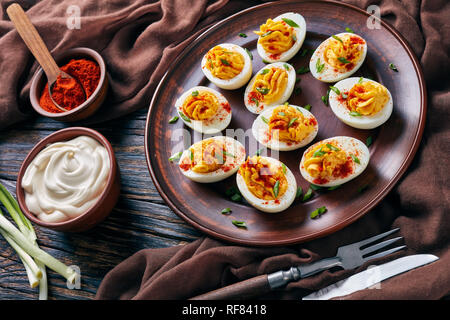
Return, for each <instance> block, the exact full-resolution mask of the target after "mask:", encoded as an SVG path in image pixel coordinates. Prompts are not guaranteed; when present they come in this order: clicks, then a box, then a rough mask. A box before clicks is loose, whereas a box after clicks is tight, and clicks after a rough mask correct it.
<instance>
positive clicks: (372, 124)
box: [328, 77, 394, 129]
mask: <svg viewBox="0 0 450 320" xmlns="http://www.w3.org/2000/svg"><path fill="white" fill-rule="evenodd" d="M360 79H361V78H359V77H352V78H348V79H344V80H341V81H339V82H338V83H336V84H335V85H334V86H335V87H336V88H338V89H339V91H340V92H341V93H342V92H348V91H350V89H351V88H352V87H353V86H354V85H355V84H357V83H358V82H359V81H360ZM367 81H369V82H373V83H378V82H376V81H373V80H370V79H366V78H362V82H367ZM387 92H388V96H389V100H388V101H387V102H386V104H385V106H384V107H383V108H382V109H381V110H380V111H379V112H377V113H376V114H374V115H371V116H364V115H362V116H352V115H350V110H349V109H348V108H347V103H346V102H345V101H341V100H340V99H339V95H338V94H336V93H335V92H334V91H330V95H329V98H328V101H329V104H330V107H331V110H333V112H334V114H335V115H336V117H338V118H339V120H341V121H342V122H344V123H345V124H347V125H349V126H351V127H354V128H358V129H373V128H376V127H378V126H381V125H382V124H383V123H385V122H386V121H387V120H388V119H389V117H390V116H391V114H392V109H393V105H394V103H393V100H392V95H391V93H390V92H389V90H387Z"/></svg>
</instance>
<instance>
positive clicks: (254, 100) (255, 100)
mask: <svg viewBox="0 0 450 320" xmlns="http://www.w3.org/2000/svg"><path fill="white" fill-rule="evenodd" d="M251 100H252V101H253V102H254V103H255V104H256V106H257V107H258V106H259V101H258V99H256V98H252V99H251Z"/></svg>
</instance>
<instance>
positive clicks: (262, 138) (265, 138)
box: [252, 105, 319, 151]
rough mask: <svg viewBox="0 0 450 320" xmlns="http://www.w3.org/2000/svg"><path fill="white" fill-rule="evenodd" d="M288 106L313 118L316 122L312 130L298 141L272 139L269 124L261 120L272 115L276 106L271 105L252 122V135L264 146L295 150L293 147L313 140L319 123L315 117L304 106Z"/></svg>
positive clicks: (302, 145)
mask: <svg viewBox="0 0 450 320" xmlns="http://www.w3.org/2000/svg"><path fill="white" fill-rule="evenodd" d="M289 106H290V107H293V108H296V109H297V110H298V111H300V112H301V113H303V115H304V116H305V118H307V119H311V118H312V119H314V120H315V121H316V123H317V124H316V125H315V126H314V130H313V131H312V132H311V133H310V134H309V135H308V136H306V138H305V139H303V140H302V141H299V142H290V143H287V142H285V141H279V140H274V139H272V138H271V135H270V132H269V125H268V124H267V123H266V122H265V121H264V120H263V118H265V119H267V120H269V119H270V117H271V116H272V112H273V110H274V109H275V108H276V107H277V106H275V107H271V108H269V109H266V110H264V111H263V112H262V113H261V114H260V115H259V116H258V117H257V118H256V119H255V121H254V122H253V125H252V133H253V136H254V137H255V139H256V140H257V141H258V142H259V143H261V144H262V145H264V146H266V147H267V148H269V149H273V150H279V151H291V150H295V149H298V148H301V147H304V146H306V145H307V144H308V143H310V142H311V141H313V140H314V138H315V137H316V135H317V132H318V131H319V124H318V122H317V119H316V117H314V115H313V114H312V113H311V112H309V111H308V110H306V109H305V108H302V107H299V106H295V105H289Z"/></svg>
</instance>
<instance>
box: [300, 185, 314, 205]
mask: <svg viewBox="0 0 450 320" xmlns="http://www.w3.org/2000/svg"><path fill="white" fill-rule="evenodd" d="M312 195H313V189H311V187H309V188H308V191H306V193H305V195H304V196H303V199H302V202H306V201H308V200H309V199H311V197H312Z"/></svg>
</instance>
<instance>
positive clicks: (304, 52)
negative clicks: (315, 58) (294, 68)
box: [300, 49, 308, 57]
mask: <svg viewBox="0 0 450 320" xmlns="http://www.w3.org/2000/svg"><path fill="white" fill-rule="evenodd" d="M307 53H308V49H303V51H302V53H300V57H304V56H306V54H307Z"/></svg>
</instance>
